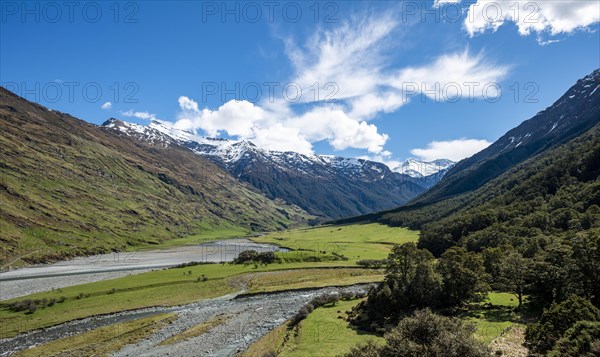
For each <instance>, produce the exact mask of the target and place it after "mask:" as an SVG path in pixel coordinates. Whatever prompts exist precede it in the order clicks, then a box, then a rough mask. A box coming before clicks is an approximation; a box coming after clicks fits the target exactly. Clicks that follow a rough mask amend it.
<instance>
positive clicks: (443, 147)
mask: <svg viewBox="0 0 600 357" xmlns="http://www.w3.org/2000/svg"><path fill="white" fill-rule="evenodd" d="M490 144H491V142H489V141H487V140H477V139H458V140H450V141H433V142H431V143H429V144H427V147H426V148H423V149H412V150H411V151H410V153H411V154H413V155H415V156H417V157H418V158H419V159H421V160H423V161H433V160H437V159H450V160H452V161H459V160H462V159H465V158H467V157H470V156H472V155H473V154H476V153H478V152H479V151H481V150H483V149H485V148H486V147H488V146H490Z"/></svg>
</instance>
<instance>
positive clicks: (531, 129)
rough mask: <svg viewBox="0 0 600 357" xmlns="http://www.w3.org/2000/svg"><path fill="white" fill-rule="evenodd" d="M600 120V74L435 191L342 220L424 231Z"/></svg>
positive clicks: (486, 196) (483, 198)
mask: <svg viewBox="0 0 600 357" xmlns="http://www.w3.org/2000/svg"><path fill="white" fill-rule="evenodd" d="M598 122H600V70H596V71H594V72H593V73H592V74H590V75H588V76H586V77H584V78H583V79H580V80H579V81H577V83H576V84H575V85H574V86H573V87H571V88H570V89H569V90H568V91H567V92H566V94H565V95H563V96H562V97H561V98H560V99H559V100H558V101H557V102H555V103H554V104H553V105H552V106H551V107H549V108H548V109H546V110H544V111H541V112H540V113H538V114H537V115H536V116H535V117H533V118H532V119H530V120H527V121H525V122H523V123H522V124H521V125H519V126H518V127H517V128H515V129H512V130H511V131H509V132H508V133H507V134H506V135H504V136H502V137H501V138H500V139H499V140H498V141H496V142H495V143H494V144H492V145H491V146H490V147H488V148H487V149H485V150H483V151H481V152H480V153H478V154H475V155H474V156H473V157H471V158H469V159H465V160H463V161H460V162H459V163H457V164H456V165H455V166H454V167H452V168H451V169H450V170H449V171H448V173H447V174H446V175H445V176H444V177H443V178H442V179H441V181H440V182H438V184H436V185H435V186H434V187H433V188H432V189H431V190H430V191H427V192H426V193H424V194H423V195H422V196H420V197H418V198H417V199H415V200H414V201H412V202H410V203H409V204H407V205H405V206H403V207H400V208H397V209H394V210H390V211H385V212H379V213H375V214H371V215H365V216H359V217H354V218H351V219H347V220H340V221H338V222H340V223H347V222H358V221H365V220H370V221H381V222H384V223H388V224H391V225H401V226H409V227H412V228H415V229H421V228H422V226H423V225H424V224H426V223H429V222H434V221H438V220H440V219H443V218H445V217H448V216H450V215H453V214H457V213H458V212H462V211H465V210H467V209H469V208H472V207H477V206H478V205H481V204H483V203H484V202H487V201H489V200H491V199H493V198H494V197H496V196H497V195H498V194H499V192H498V191H497V190H496V189H495V185H496V184H497V182H498V181H496V180H494V179H495V178H498V179H500V178H502V179H504V180H510V175H511V172H512V170H511V169H513V168H514V167H523V165H524V162H529V161H527V160H532V159H535V158H537V157H538V156H540V155H541V154H544V153H546V152H548V151H549V150H552V149H554V148H557V147H559V146H561V145H564V144H565V143H566V142H568V141H569V140H572V139H574V138H577V137H578V136H579V135H581V134H582V133H584V132H586V130H589V129H590V128H591V127H593V126H594V125H596V124H597V123H598Z"/></svg>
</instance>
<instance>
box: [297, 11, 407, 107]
mask: <svg viewBox="0 0 600 357" xmlns="http://www.w3.org/2000/svg"><path fill="white" fill-rule="evenodd" d="M397 25H398V23H397V21H396V19H395V18H394V17H393V16H391V15H390V14H387V15H385V14H382V15H380V16H377V17H375V16H369V17H365V18H362V19H359V18H353V19H352V20H351V21H349V22H345V23H342V24H341V26H339V27H338V28H336V29H333V30H331V31H318V32H317V33H315V35H314V36H313V37H311V38H310V39H309V40H308V41H307V43H306V44H305V45H304V46H303V47H301V48H298V47H296V46H295V45H294V44H293V43H292V42H291V41H288V42H287V46H286V48H287V53H288V56H289V58H290V59H291V61H292V65H293V66H294V68H295V71H296V76H295V78H294V79H293V82H295V83H298V84H299V85H300V87H301V88H303V89H308V88H310V87H311V86H313V84H314V83H319V84H320V85H321V86H324V85H325V84H326V83H335V84H337V86H338V88H339V91H338V92H337V93H336V94H335V97H334V98H335V99H345V98H351V97H354V96H359V95H364V94H365V93H369V92H372V91H373V90H374V89H375V87H376V86H378V85H379V83H381V82H382V81H383V78H382V77H381V74H380V67H381V66H382V62H383V60H384V58H383V56H382V54H381V52H382V50H383V49H384V48H385V47H386V44H387V43H388V42H386V41H384V40H385V39H387V38H389V36H390V34H391V33H392V32H393V31H394V29H395V28H396V27H397ZM304 99H306V100H307V101H310V100H311V99H313V96H306V98H304Z"/></svg>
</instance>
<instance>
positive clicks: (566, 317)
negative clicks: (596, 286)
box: [525, 295, 600, 354]
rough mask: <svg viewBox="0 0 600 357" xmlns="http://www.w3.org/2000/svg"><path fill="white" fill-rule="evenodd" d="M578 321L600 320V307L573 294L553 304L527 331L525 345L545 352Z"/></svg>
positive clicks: (536, 351) (533, 349)
mask: <svg viewBox="0 0 600 357" xmlns="http://www.w3.org/2000/svg"><path fill="white" fill-rule="evenodd" d="M578 321H596V322H600V309H598V308H597V307H595V306H594V305H593V304H592V303H591V302H590V301H589V300H586V299H584V298H582V297H579V296H576V295H572V296H571V297H569V298H568V299H567V300H565V301H563V302H561V303H560V304H556V303H555V304H552V306H551V307H550V308H549V309H548V310H545V311H544V313H543V314H542V317H541V319H540V322H538V323H536V324H533V325H530V326H528V327H527V330H526V331H525V345H526V346H527V347H528V348H529V349H530V350H531V351H532V352H534V353H540V354H545V353H546V352H548V351H549V350H551V349H552V348H553V347H554V344H555V343H556V341H558V340H559V339H561V338H562V337H563V334H564V333H565V331H567V330H568V329H570V328H571V327H572V326H573V325H575V324H576V323H577V322H578Z"/></svg>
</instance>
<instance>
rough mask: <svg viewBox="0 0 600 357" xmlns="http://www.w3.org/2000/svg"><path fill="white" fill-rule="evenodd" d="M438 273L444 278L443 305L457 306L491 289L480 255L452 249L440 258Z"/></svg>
mask: <svg viewBox="0 0 600 357" xmlns="http://www.w3.org/2000/svg"><path fill="white" fill-rule="evenodd" d="M437 271H438V273H439V274H440V275H441V278H442V291H441V294H442V297H441V299H442V300H441V303H442V304H443V305H445V306H456V305H459V304H461V303H463V302H465V301H468V300H473V299H475V298H476V297H478V293H480V292H484V291H486V290H488V289H489V286H488V285H487V280H488V275H487V273H486V272H485V269H484V267H483V260H482V258H481V256H480V255H478V254H476V253H473V252H467V250H466V249H464V248H461V247H452V248H450V249H448V250H447V251H446V252H445V253H444V254H442V256H441V257H440V259H439V261H438V265H437Z"/></svg>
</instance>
